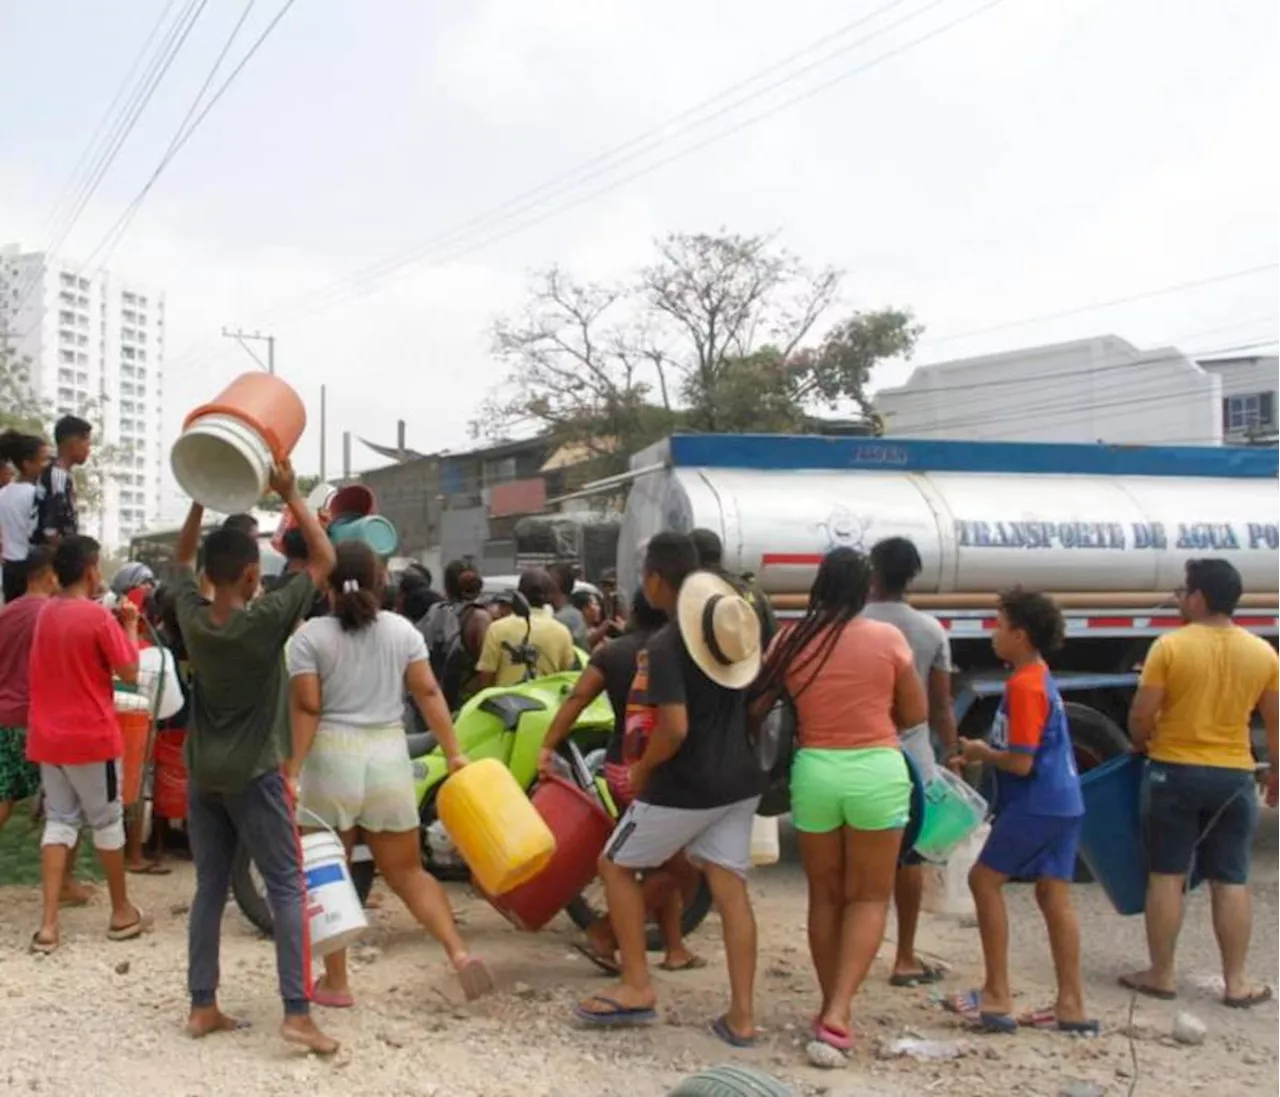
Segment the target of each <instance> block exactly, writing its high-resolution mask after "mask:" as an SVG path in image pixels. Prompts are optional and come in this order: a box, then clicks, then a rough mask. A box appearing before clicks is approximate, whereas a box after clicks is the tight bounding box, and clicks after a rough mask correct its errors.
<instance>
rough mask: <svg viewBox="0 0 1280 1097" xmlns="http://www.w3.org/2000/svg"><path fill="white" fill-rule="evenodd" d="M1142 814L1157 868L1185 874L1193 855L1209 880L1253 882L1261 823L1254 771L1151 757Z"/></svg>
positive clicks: (1167, 873) (1163, 872) (1162, 872)
mask: <svg viewBox="0 0 1280 1097" xmlns="http://www.w3.org/2000/svg"><path fill="white" fill-rule="evenodd" d="M1142 817H1143V830H1144V832H1145V839H1146V844H1147V860H1148V864H1149V866H1150V869H1151V871H1152V872H1155V873H1158V874H1160V875H1162V876H1186V875H1187V874H1188V873H1190V871H1191V862H1192V859H1193V857H1194V859H1195V862H1196V866H1197V868H1198V870H1199V873H1200V875H1201V876H1203V877H1204V878H1205V879H1206V880H1210V881H1213V882H1216V883H1220V884H1246V883H1248V882H1249V862H1250V858H1251V855H1252V848H1253V832H1254V829H1255V828H1256V827H1257V825H1258V793H1257V789H1256V788H1255V787H1254V779H1253V773H1252V771H1251V770H1245V769H1224V768H1223V767H1221V766H1191V765H1179V764H1175V763H1173V762H1152V763H1150V764H1149V765H1148V766H1147V778H1146V783H1145V785H1144V787H1143V797H1142Z"/></svg>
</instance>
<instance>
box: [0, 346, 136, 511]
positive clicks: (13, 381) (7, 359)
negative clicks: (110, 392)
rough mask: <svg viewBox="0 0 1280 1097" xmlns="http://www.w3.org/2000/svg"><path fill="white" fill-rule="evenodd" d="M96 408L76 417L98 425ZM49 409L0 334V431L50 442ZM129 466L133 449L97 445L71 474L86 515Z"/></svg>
mask: <svg viewBox="0 0 1280 1097" xmlns="http://www.w3.org/2000/svg"><path fill="white" fill-rule="evenodd" d="M98 410H99V409H98V405H97V404H96V403H94V402H92V401H90V402H89V403H87V404H85V406H84V407H82V408H81V409H80V410H79V412H78V414H80V415H82V416H83V417H84V418H86V419H87V420H89V422H91V423H93V422H100V421H101V416H100V414H98ZM53 420H54V414H53V408H52V407H51V406H50V405H49V403H48V401H46V400H42V399H41V398H40V397H39V396H38V395H37V394H36V392H35V389H34V388H33V387H32V384H31V362H30V360H29V359H26V358H19V357H18V356H17V353H16V352H15V351H14V350H13V348H12V347H11V346H9V344H8V341H7V340H6V339H5V338H3V335H2V334H0V430H9V429H12V430H20V431H24V432H26V433H28V434H36V435H39V436H40V437H42V438H46V439H49V440H52V437H53V429H52V427H53ZM125 464H127V465H129V466H130V467H131V468H132V465H133V447H132V446H128V445H123V444H117V443H110V444H109V443H103V442H101V441H99V442H97V443H96V444H95V445H94V447H93V457H92V459H91V460H90V462H89V464H88V465H85V466H82V467H80V468H77V469H76V470H75V472H74V474H73V475H74V476H75V484H76V496H77V499H78V500H79V503H80V506H81V507H82V508H83V509H84V511H85V512H87V513H93V512H95V511H97V510H98V509H99V508H100V507H101V505H102V499H103V495H104V493H105V491H106V486H107V483H108V481H109V480H110V479H111V478H112V477H113V476H115V474H116V471H117V470H118V469H119V468H120V467H121V466H122V465H125Z"/></svg>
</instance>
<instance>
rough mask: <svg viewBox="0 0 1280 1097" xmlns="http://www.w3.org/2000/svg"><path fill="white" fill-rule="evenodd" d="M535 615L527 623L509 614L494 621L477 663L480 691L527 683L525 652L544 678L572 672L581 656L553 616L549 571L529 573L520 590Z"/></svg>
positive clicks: (531, 614) (525, 575) (568, 634)
mask: <svg viewBox="0 0 1280 1097" xmlns="http://www.w3.org/2000/svg"><path fill="white" fill-rule="evenodd" d="M516 589H517V590H518V591H519V592H520V593H521V594H522V595H524V598H525V601H527V602H528V603H529V608H530V610H531V611H532V612H531V613H530V615H529V618H528V619H527V620H526V619H525V618H523V617H521V616H520V615H519V614H516V613H509V614H508V615H507V616H505V617H500V618H498V620H496V621H494V622H493V624H491V625H490V626H489V628H488V631H486V632H485V634H484V645H483V646H482V647H481V649H480V658H479V660H477V662H476V672H477V680H478V682H479V685H480V688H481V689H484V688H485V687H487V686H514V685H518V684H519V683H520V682H523V681H524V680H525V667H526V664H525V661H524V656H525V649H526V648H528V649H529V650H528V652H527V655H528V658H530V659H531V660H532V661H533V664H534V673H535V674H536V675H537V677H539V678H541V677H542V676H543V675H546V674H555V673H557V672H558V671H562V670H572V669H573V667H574V663H575V662H576V661H577V656H576V654H575V652H574V650H573V636H572V635H571V634H570V632H569V630H568V629H567V628H565V627H564V625H562V624H561V623H560V622H559V621H557V620H556V619H555V617H553V616H552V615H551V611H550V609H549V608H548V605H547V603H548V601H549V600H550V592H551V579H550V577H549V576H548V575H547V573H546V572H545V571H526V572H524V573H523V574H522V575H521V576H520V583H519V585H518V586H517V588H516Z"/></svg>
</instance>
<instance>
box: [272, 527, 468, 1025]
mask: <svg viewBox="0 0 1280 1097" xmlns="http://www.w3.org/2000/svg"><path fill="white" fill-rule="evenodd" d="M337 553H338V563H337V566H336V567H335V568H334V570H333V574H332V575H331V576H330V577H329V591H330V593H329V599H330V603H331V605H332V606H333V613H332V615H331V616H328V617H316V618H313V619H312V620H310V621H308V622H307V623H306V624H304V625H303V626H302V628H300V629H299V630H298V631H297V632H296V633H295V634H294V636H293V638H292V640H290V642H289V647H288V649H287V661H288V667H289V678H290V684H291V702H292V703H291V705H290V709H291V713H290V715H291V717H292V722H293V757H292V759H291V761H290V763H289V765H290V774H291V776H294V777H296V778H299V779H300V785H301V787H300V800H301V804H302V807H303V809H305V810H304V812H303V816H302V820H301V821H302V823H303V825H304V826H305V825H306V824H307V823H308V822H310V821H314V819H316V818H318V819H320V820H322V821H323V822H324V823H325V825H327V826H329V827H331V828H332V829H334V830H336V831H337V832H338V834H339V835H340V836H341V837H342V840H343V842H344V843H345V844H346V847H347V850H348V852H350V850H351V848H352V845H353V844H354V841H355V836H356V832H357V830H359V831H361V832H362V833H363V835H364V840H365V842H366V843H367V844H368V846H369V849H370V851H371V852H372V854H373V859H374V862H375V864H376V865H377V867H378V871H379V872H380V873H381V874H382V877H383V879H385V880H386V882H387V885H388V886H389V887H390V888H391V890H392V891H394V892H395V893H396V894H397V895H398V896H399V897H400V898H401V899H402V900H403V901H404V904H405V906H407V907H408V908H409V911H410V913H412V914H413V916H414V917H415V918H417V920H418V921H419V923H421V925H422V926H423V928H424V929H426V930H427V932H429V933H430V934H431V935H432V936H433V937H435V938H436V940H437V941H439V942H440V943H441V944H442V945H443V946H444V949H445V952H446V953H448V956H449V961H450V963H452V965H453V968H454V970H455V971H456V972H457V975H458V979H459V981H460V982H461V984H462V989H463V991H464V992H465V993H466V995H467V997H468V998H475V997H478V996H479V995H481V994H484V993H486V992H487V991H489V990H491V989H492V987H493V981H492V978H491V976H490V974H489V971H488V969H487V968H486V967H485V965H484V963H483V962H482V961H481V960H479V959H477V958H476V957H474V956H471V955H470V954H469V953H468V952H467V950H466V946H465V945H463V943H462V938H461V937H460V936H459V935H458V929H457V926H456V925H455V924H454V920H453V913H452V911H451V910H450V908H449V900H448V899H447V898H446V896H445V893H444V890H443V889H442V888H441V887H440V885H439V883H437V881H436V880H435V879H434V878H432V877H431V876H429V875H428V874H427V873H426V872H425V871H423V868H422V862H421V860H420V854H419V841H420V839H419V822H418V806H417V802H416V799H415V795H414V785H413V767H412V764H411V763H410V761H409V751H408V746H407V744H406V742H405V730H404V724H403V722H402V714H403V702H402V698H403V696H404V691H405V690H406V689H407V690H408V691H409V693H410V694H411V696H412V697H413V699H414V701H415V702H416V704H417V706H418V709H419V711H420V712H421V713H422V716H423V719H424V720H425V721H426V723H427V726H428V727H429V728H430V729H431V730H432V731H433V732H434V733H435V736H436V738H437V739H438V740H439V742H440V745H441V746H442V747H443V748H444V753H445V756H446V758H447V759H448V762H449V769H450V772H455V771H457V770H458V769H461V768H462V767H463V766H465V765H466V764H467V759H466V757H465V756H464V755H463V754H462V752H461V750H460V749H459V747H458V738H457V735H456V733H455V732H454V728H453V721H452V719H451V718H450V716H449V709H448V707H447V706H446V705H445V702H444V697H443V694H441V692H440V689H439V687H438V686H437V684H436V680H435V677H434V676H433V675H432V673H431V664H430V662H429V661H428V656H427V647H426V643H425V641H424V640H423V638H422V634H421V633H420V632H419V631H418V630H417V629H416V628H414V626H413V625H412V624H411V623H410V622H409V621H407V620H406V619H405V618H403V617H400V616H399V615H397V614H395V613H387V612H384V611H382V610H381V609H380V607H381V605H382V587H383V568H382V564H381V562H380V561H379V560H378V558H377V556H375V555H374V553H373V550H372V549H370V548H369V547H368V546H367V545H364V544H362V543H360V542H354V541H349V542H344V543H343V544H341V545H339V546H338V547H337ZM308 813H310V814H308ZM324 966H325V974H324V978H323V979H322V980H321V981H320V982H319V983H318V984H317V985H316V987H315V988H314V990H313V993H312V1000H313V1001H315V1002H316V1004H317V1005H321V1006H329V1007H331V1008H335V1009H342V1008H346V1007H349V1006H351V1005H353V1004H354V1000H353V998H352V995H351V989H350V985H349V983H348V979H347V963H346V953H345V952H338V953H333V954H331V955H329V956H326V957H325V961H324Z"/></svg>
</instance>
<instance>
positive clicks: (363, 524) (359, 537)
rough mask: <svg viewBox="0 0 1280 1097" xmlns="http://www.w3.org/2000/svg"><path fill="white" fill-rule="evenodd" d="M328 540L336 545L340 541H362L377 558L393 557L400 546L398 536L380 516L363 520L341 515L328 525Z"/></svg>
mask: <svg viewBox="0 0 1280 1097" xmlns="http://www.w3.org/2000/svg"><path fill="white" fill-rule="evenodd" d="M329 539H330V540H331V541H333V543H334V544H335V545H336V544H338V543H339V542H342V541H363V542H364V543H365V544H366V545H368V546H369V547H370V548H371V549H373V551H374V552H376V553H377V554H378V555H379V556H383V557H386V556H394V555H395V552H396V549H397V548H398V547H399V545H400V535H399V534H398V533H397V532H396V527H395V526H393V525H392V524H391V523H390V522H388V521H387V519H385V518H383V517H382V516H381V515H380V514H370V515H367V516H365V517H363V518H356V517H352V516H348V515H343V516H342V517H340V518H335V519H334V520H333V521H332V522H331V523H330V524H329Z"/></svg>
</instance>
